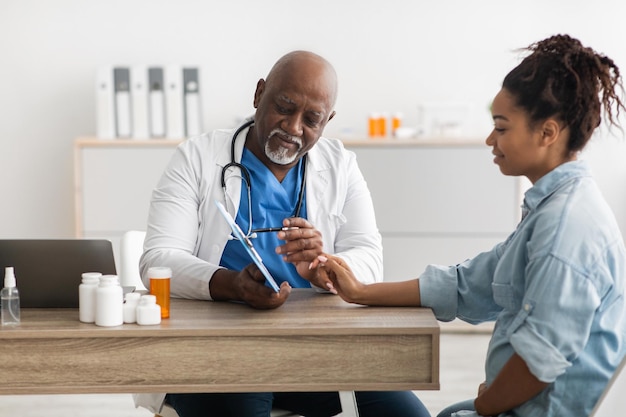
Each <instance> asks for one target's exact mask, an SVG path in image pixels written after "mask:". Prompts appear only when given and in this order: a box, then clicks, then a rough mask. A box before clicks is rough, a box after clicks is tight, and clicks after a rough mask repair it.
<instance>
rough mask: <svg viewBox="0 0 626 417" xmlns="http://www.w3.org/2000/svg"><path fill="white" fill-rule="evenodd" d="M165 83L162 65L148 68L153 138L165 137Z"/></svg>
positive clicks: (150, 126) (149, 117) (149, 109)
mask: <svg viewBox="0 0 626 417" xmlns="http://www.w3.org/2000/svg"><path fill="white" fill-rule="evenodd" d="M164 83H165V80H164V77H163V68H162V67H150V68H148V121H149V124H148V131H149V135H150V137H151V138H163V137H165V92H164V91H163V88H164V85H165V84H164Z"/></svg>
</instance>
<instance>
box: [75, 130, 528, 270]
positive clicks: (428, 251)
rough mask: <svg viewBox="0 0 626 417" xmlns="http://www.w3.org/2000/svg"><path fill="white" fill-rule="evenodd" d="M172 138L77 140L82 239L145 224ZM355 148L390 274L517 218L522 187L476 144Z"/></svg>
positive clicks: (453, 254) (454, 255)
mask: <svg viewBox="0 0 626 417" xmlns="http://www.w3.org/2000/svg"><path fill="white" fill-rule="evenodd" d="M179 142H180V141H173V140H145V141H138V140H97V139H90V138H79V139H77V140H76V142H75V173H76V193H75V196H76V197H75V198H76V201H75V205H76V236H77V237H91V238H106V239H110V240H111V241H112V242H113V244H114V248H116V251H117V250H118V249H117V248H118V247H119V240H120V238H121V236H122V234H123V233H124V232H125V231H127V230H131V229H136V230H144V229H145V227H146V222H147V216H148V208H149V203H150V196H151V193H152V189H153V188H154V186H155V185H156V183H157V181H158V180H159V178H160V176H161V174H162V172H163V170H164V168H165V166H166V164H167V163H168V161H169V160H170V158H171V156H172V154H173V152H174V148H175V146H176V145H177V144H178V143H179ZM346 147H347V148H349V149H351V150H353V151H354V152H355V153H356V154H357V160H358V162H359V166H360V167H361V170H362V171H363V174H364V176H365V178H366V180H367V182H368V185H369V188H370V191H371V193H372V198H373V200H374V206H375V209H376V216H377V221H378V226H379V229H380V231H381V234H382V236H383V244H384V256H385V264H384V267H385V279H386V280H400V279H407V278H412V277H416V276H418V275H419V273H420V272H421V271H422V270H423V268H424V267H425V266H426V265H427V264H428V263H441V264H454V263H458V262H460V261H463V260H464V259H466V258H468V257H471V256H473V255H475V254H477V253H478V252H480V251H483V250H488V249H490V248H491V247H492V246H493V245H494V244H495V243H497V242H499V241H502V240H503V239H505V238H506V236H507V235H508V234H509V233H510V232H511V231H513V229H514V228H515V225H516V223H517V221H518V219H519V206H520V197H519V196H520V194H521V190H520V186H519V184H518V181H517V180H516V179H514V178H511V177H505V176H503V175H502V174H501V173H500V172H499V171H498V168H497V167H496V166H495V165H494V164H493V163H492V162H491V159H492V156H491V154H490V152H489V148H487V147H486V146H485V145H484V144H481V143H478V142H468V141H465V142H463V141H459V142H442V141H433V142H428V141H404V142H402V141H393V140H363V141H349V142H346Z"/></svg>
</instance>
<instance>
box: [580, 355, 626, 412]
mask: <svg viewBox="0 0 626 417" xmlns="http://www.w3.org/2000/svg"><path fill="white" fill-rule="evenodd" d="M624 410H626V356H624V358H622V362H621V363H620V365H619V366H618V367H617V369H616V370H615V373H614V374H613V376H612V377H611V380H610V381H609V383H608V384H607V386H606V388H605V389H604V392H603V393H602V396H600V399H599V400H598V403H597V404H596V406H595V407H594V408H593V411H592V412H591V414H590V415H589V417H608V416H611V417H614V416H616V415H620V414H621V413H623V412H624Z"/></svg>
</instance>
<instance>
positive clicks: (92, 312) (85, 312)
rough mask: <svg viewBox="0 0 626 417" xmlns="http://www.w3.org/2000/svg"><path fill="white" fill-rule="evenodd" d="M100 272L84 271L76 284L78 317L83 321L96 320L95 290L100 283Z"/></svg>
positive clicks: (90, 321) (91, 321) (92, 321)
mask: <svg viewBox="0 0 626 417" xmlns="http://www.w3.org/2000/svg"><path fill="white" fill-rule="evenodd" d="M101 276H102V274H101V273H100V272H84V273H83V274H82V276H81V277H82V280H81V282H80V285H79V286H78V319H79V320H80V321H82V322H83V323H94V322H95V321H96V290H97V289H98V284H99V283H100V277H101Z"/></svg>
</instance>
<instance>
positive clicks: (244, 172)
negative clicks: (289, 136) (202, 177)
mask: <svg viewBox="0 0 626 417" xmlns="http://www.w3.org/2000/svg"><path fill="white" fill-rule="evenodd" d="M253 124H254V119H251V120H247V121H246V122H245V123H244V124H242V125H241V126H239V127H238V128H237V130H235V134H234V135H233V139H232V141H231V144H230V162H229V163H228V164H226V165H224V168H222V175H221V184H222V190H223V191H224V198H225V199H226V200H228V194H227V193H226V171H228V169H230V168H239V171H240V172H241V178H242V179H243V181H244V182H245V183H246V190H247V193H248V231H247V233H246V235H245V237H247V238H248V239H252V238H255V237H257V234H258V233H267V232H279V231H281V230H285V229H284V228H283V227H263V228H259V229H252V200H251V196H252V182H251V180H250V171H248V168H246V167H245V166H243V165H242V164H241V163H240V162H235V141H236V140H237V136H239V134H240V133H241V132H242V131H243V130H245V129H247V128H248V127H250V126H252V125H253ZM302 170H303V174H302V181H301V183H300V192H299V193H298V201H297V203H296V209H295V211H294V213H293V215H292V217H300V210H301V209H302V202H303V201H304V187H305V184H306V155H304V156H303V157H302ZM235 212H236V210H235ZM229 239H236V238H235V237H234V236H232V235H231V236H230V237H229Z"/></svg>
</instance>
